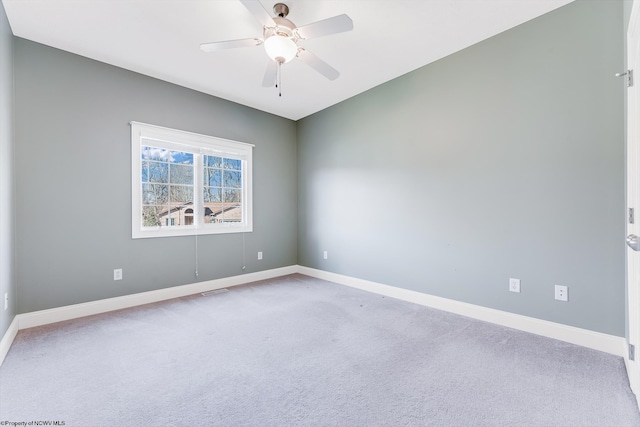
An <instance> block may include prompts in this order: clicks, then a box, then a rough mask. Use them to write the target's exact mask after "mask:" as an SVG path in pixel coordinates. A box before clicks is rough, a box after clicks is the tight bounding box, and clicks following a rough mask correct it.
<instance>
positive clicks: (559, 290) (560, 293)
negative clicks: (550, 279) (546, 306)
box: [556, 285, 569, 301]
mask: <svg viewBox="0 0 640 427" xmlns="http://www.w3.org/2000/svg"><path fill="white" fill-rule="evenodd" d="M556 299H557V300H558V301H569V288H568V287H567V286H562V285H556Z"/></svg>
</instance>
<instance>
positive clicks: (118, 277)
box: [113, 268, 122, 280]
mask: <svg viewBox="0 0 640 427" xmlns="http://www.w3.org/2000/svg"><path fill="white" fill-rule="evenodd" d="M113 280H122V269H121V268H116V269H115V270H113Z"/></svg>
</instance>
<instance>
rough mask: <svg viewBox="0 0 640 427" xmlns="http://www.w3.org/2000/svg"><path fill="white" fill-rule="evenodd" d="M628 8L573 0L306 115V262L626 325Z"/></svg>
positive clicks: (597, 326) (613, 326)
mask: <svg viewBox="0 0 640 427" xmlns="http://www.w3.org/2000/svg"><path fill="white" fill-rule="evenodd" d="M622 13H623V11H622V2H617V1H595V0H589V1H577V2H575V3H571V4H569V5H567V6H565V7H562V8H560V9H558V10H556V11H554V12H551V13H549V14H547V15H544V16H542V17H540V18H538V19H535V20H533V21H530V22H528V23H526V24H524V25H521V26H519V27H517V28H514V29H512V30H510V31H507V32H505V33H502V34H500V35H498V36H496V37H493V38H491V39H489V40H486V41H484V42H482V43H479V44H477V45H474V46H472V47H470V48H468V49H466V50H463V51H461V52H459V53H456V54H454V55H451V56H449V57H447V58H445V59H442V60H440V61H438V62H436V63H433V64H431V65H428V66H426V67H423V68H421V69H419V70H417V71H415V72H412V73H410V74H407V75H405V76H403V77H401V78H398V79H396V80H393V81H391V82H389V83H387V84H384V85H382V86H379V87H377V88H374V89H372V90H370V91H368V92H366V93H364V94H362V95H360V96H357V97H355V98H352V99H349V100H347V101H345V102H343V103H341V104H338V105H336V106H334V107H331V108H329V109H326V110H324V111H322V112H320V113H317V114H315V115H313V116H310V117H308V118H305V119H303V120H301V121H300V122H298V129H297V131H298V179H299V183H298V198H299V205H298V214H299V229H298V236H299V241H298V263H299V264H301V265H305V266H309V267H314V268H319V269H322V270H327V271H331V272H336V273H340V274H346V275H349V276H354V277H358V278H362V279H368V280H372V281H377V282H381V283H385V284H389V285H393V286H398V287H401V288H406V289H411V290H416V291H420V292H424V293H428V294H432V295H437V296H442V297H446V298H451V299H455V300H459V301H464V302H469V303H473V304H478V305H481V306H486V307H491V308H496V309H499V310H504V311H508V312H513V313H518V314H522V315H526V316H531V317H535V318H540V319H545V320H549V321H554V322H559V323H564V324H567V325H573V326H577V327H581V328H586V329H590V330H594V331H599V332H603V333H608V334H613V335H617V336H623V335H624V333H625V325H624V316H625V315H624V302H625V282H624V231H625V229H624V206H625V203H624V134H623V90H624V89H623V86H622V85H621V84H620V81H619V80H618V79H616V78H614V77H613V74H614V73H616V72H618V71H620V69H621V68H622V67H623V65H624V61H623V31H622V22H623V15H622ZM408 54H410V52H408ZM323 250H328V251H329V259H328V260H323V259H322V251H323ZM509 277H515V278H520V279H521V280H522V293H520V294H515V293H510V292H508V290H507V289H508V279H509ZM555 284H563V285H567V286H569V302H568V303H563V302H558V301H555V300H554V285H555Z"/></svg>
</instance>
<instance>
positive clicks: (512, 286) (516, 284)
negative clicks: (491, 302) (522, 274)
mask: <svg viewBox="0 0 640 427" xmlns="http://www.w3.org/2000/svg"><path fill="white" fill-rule="evenodd" d="M509 291H511V292H517V293H520V279H514V278H510V279H509Z"/></svg>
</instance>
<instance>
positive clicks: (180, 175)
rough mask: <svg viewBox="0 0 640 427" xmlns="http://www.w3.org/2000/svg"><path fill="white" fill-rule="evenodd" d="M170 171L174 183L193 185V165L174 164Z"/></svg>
mask: <svg viewBox="0 0 640 427" xmlns="http://www.w3.org/2000/svg"><path fill="white" fill-rule="evenodd" d="M170 172H171V175H170V176H171V183H172V184H192V185H193V166H191V165H177V164H172V165H171V169H170Z"/></svg>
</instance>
